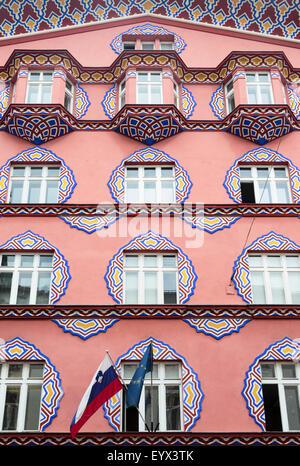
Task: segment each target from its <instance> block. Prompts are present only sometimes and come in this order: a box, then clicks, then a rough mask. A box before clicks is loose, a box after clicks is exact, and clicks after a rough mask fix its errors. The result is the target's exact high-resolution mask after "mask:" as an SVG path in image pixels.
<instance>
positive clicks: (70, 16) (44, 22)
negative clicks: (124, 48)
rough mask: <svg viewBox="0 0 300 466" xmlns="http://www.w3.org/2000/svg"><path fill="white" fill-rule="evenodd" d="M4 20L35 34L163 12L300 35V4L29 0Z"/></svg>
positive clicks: (10, 30)
mask: <svg viewBox="0 0 300 466" xmlns="http://www.w3.org/2000/svg"><path fill="white" fill-rule="evenodd" d="M2 8H3V17H2V20H1V22H0V33H1V36H2V37H10V36H13V35H18V34H30V33H33V32H38V31H44V30H48V31H51V30H56V29H59V28H62V27H68V26H76V25H82V24H89V23H93V22H95V21H96V22H102V21H105V20H108V19H115V18H124V17H128V16H131V15H137V14H144V15H145V14H154V15H163V16H167V17H169V18H173V19H176V18H178V19H183V20H187V21H192V22H194V23H203V24H210V25H211V24H213V25H215V26H219V27H222V26H223V27H230V28H233V29H236V30H242V31H255V32H258V33H262V34H268V35H270V36H272V35H274V36H279V37H286V38H294V39H299V38H300V33H299V28H298V26H297V21H298V16H297V6H296V5H295V4H294V3H289V2H280V1H276V2H272V3H263V2H258V3H257V2H255V1H254V0H250V1H247V2H245V0H236V1H235V2H228V1H224V0H221V1H220V2H211V1H204V2H202V3H201V6H200V5H199V4H198V3H197V2H194V1H193V0H187V1H186V2H184V4H181V3H179V2H178V3H174V1H173V0H158V1H155V2H154V1H152V0H150V1H148V2H143V3H135V4H134V5H133V4H132V2H131V1H129V0H123V1H122V2H121V3H112V2H109V1H107V0H105V1H102V2H101V3H98V2H96V3H95V5H91V3H90V2H80V3H79V2H77V1H76V0H70V1H69V2H67V3H66V2H61V1H60V0H54V1H53V2H50V1H49V0H41V1H40V2H33V3H30V4H28V2H27V1H26V0H21V1H19V2H18V3H16V2H14V3H11V2H10V3H7V4H5V5H4V6H3V7H2Z"/></svg>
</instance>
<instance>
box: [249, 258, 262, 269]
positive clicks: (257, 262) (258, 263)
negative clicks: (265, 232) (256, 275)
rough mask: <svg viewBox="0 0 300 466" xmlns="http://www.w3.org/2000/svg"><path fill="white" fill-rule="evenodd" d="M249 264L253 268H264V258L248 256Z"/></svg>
mask: <svg viewBox="0 0 300 466" xmlns="http://www.w3.org/2000/svg"><path fill="white" fill-rule="evenodd" d="M248 264H249V265H250V266H251V267H262V265H263V264H262V257H261V256H252V255H251V256H248Z"/></svg>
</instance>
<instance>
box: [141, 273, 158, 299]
mask: <svg viewBox="0 0 300 466" xmlns="http://www.w3.org/2000/svg"><path fill="white" fill-rule="evenodd" d="M144 296H145V304H157V273H156V272H145V273H144Z"/></svg>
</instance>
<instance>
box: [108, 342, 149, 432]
mask: <svg viewBox="0 0 300 466" xmlns="http://www.w3.org/2000/svg"><path fill="white" fill-rule="evenodd" d="M106 352H107V355H108V357H109V359H110V362H111V363H112V365H113V368H114V369H115V372H116V374H117V376H118V378H119V380H120V382H121V384H122V385H123V387H124V388H125V390H126V392H127V390H128V388H127V385H126V383H125V382H124V380H123V379H122V377H121V375H120V374H119V372H118V369H117V368H116V366H115V363H114V361H113V360H112V357H111V355H110V354H109V351H108V350H106ZM125 399H126V397H125ZM136 409H137V410H138V413H139V415H140V416H141V418H142V421H143V423H144V424H145V426H146V427H147V429H148V431H149V428H148V426H147V424H146V421H145V419H144V418H143V416H142V414H141V412H140V410H139V408H138V407H136ZM126 411H127V408H126V403H125V407H124V421H125V431H126V420H127V419H126Z"/></svg>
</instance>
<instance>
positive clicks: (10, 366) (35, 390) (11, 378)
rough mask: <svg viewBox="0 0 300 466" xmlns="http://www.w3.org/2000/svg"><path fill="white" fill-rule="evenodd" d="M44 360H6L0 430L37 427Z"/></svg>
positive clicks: (1, 373)
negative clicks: (16, 361) (21, 361)
mask: <svg viewBox="0 0 300 466" xmlns="http://www.w3.org/2000/svg"><path fill="white" fill-rule="evenodd" d="M43 371H44V364H43V363H42V362H24V363H10V362H9V363H6V362H5V363H3V364H2V367H1V371H0V430H1V431H17V432H22V431H38V430H39V423H40V406H41V392H42V383H43Z"/></svg>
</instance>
